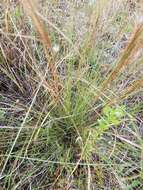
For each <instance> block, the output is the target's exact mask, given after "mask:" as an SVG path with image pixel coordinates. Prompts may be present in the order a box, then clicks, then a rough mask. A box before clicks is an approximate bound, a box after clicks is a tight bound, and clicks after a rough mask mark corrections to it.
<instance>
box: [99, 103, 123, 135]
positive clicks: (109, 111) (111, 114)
mask: <svg viewBox="0 0 143 190" xmlns="http://www.w3.org/2000/svg"><path fill="white" fill-rule="evenodd" d="M124 110H125V107H124V106H120V107H110V106H105V107H104V108H103V116H102V118H101V119H98V121H97V126H96V129H97V132H98V133H97V134H98V136H100V135H102V134H103V133H104V132H105V131H106V130H108V129H109V128H110V126H117V125H119V124H120V123H121V122H122V119H123V118H124V116H125V111H124Z"/></svg>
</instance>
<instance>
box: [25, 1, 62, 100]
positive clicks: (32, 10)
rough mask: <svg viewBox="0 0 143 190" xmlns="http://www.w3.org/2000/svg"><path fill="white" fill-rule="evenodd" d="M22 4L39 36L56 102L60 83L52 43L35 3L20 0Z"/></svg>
mask: <svg viewBox="0 0 143 190" xmlns="http://www.w3.org/2000/svg"><path fill="white" fill-rule="evenodd" d="M22 5H23V7H24V8H25V10H26V11H27V13H28V14H29V15H30V17H31V18H32V20H33V23H34V25H35V27H36V29H37V31H38V33H39V35H40V37H41V40H42V42H43V46H44V50H45V55H46V58H47V62H48V63H49V69H50V72H51V77H52V78H51V82H50V85H48V88H49V86H50V88H51V90H50V92H52V97H53V99H54V100H55V102H57V100H58V99H59V94H60V90H61V84H60V83H59V81H58V76H57V69H56V65H55V63H54V58H53V55H52V43H51V40H50V37H49V34H48V32H47V31H46V29H45V28H46V27H45V25H44V23H43V21H42V20H41V19H40V17H39V16H38V15H37V14H36V12H37V8H36V5H35V3H34V2H33V1H29V0H22ZM49 50H50V52H49ZM49 53H50V54H49ZM50 88H49V89H50Z"/></svg>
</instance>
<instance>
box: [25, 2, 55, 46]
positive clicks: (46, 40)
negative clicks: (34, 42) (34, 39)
mask: <svg viewBox="0 0 143 190" xmlns="http://www.w3.org/2000/svg"><path fill="white" fill-rule="evenodd" d="M22 4H23V7H24V8H25V10H26V11H27V13H28V14H29V15H30V17H31V18H32V20H33V23H34V25H35V27H36V29H37V31H38V32H39V35H40V37H41V39H42V41H43V45H44V46H46V47H47V48H49V49H51V48H52V44H51V40H50V37H49V34H48V32H47V31H46V30H45V25H44V23H43V21H42V20H41V19H40V18H39V17H38V16H37V14H36V11H37V9H36V5H35V3H34V2H33V1H29V0H22Z"/></svg>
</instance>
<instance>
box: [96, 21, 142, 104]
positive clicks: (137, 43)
mask: <svg viewBox="0 0 143 190" xmlns="http://www.w3.org/2000/svg"><path fill="white" fill-rule="evenodd" d="M142 33H143V24H142V23H140V24H139V25H138V26H137V28H136V29H135V32H134V33H133V36H132V37H131V40H130V41H129V43H128V46H127V47H126V49H125V50H124V52H123V53H122V56H121V58H120V60H119V62H118V63H117V65H116V66H115V68H114V69H113V70H112V71H111V73H110V74H109V75H108V76H107V79H105V81H103V83H102V85H101V89H100V90H99V92H98V93H97V96H96V97H95V102H96V101H97V100H98V99H99V97H100V96H101V95H102V93H103V92H104V90H106V89H107V88H109V87H110V85H111V83H112V82H113V81H114V80H115V79H116V78H117V77H118V75H119V74H120V72H121V71H122V70H123V69H124V67H126V66H127V65H129V64H131V63H132V57H133V56H134V54H135V53H136V52H137V50H139V49H140V48H141V47H142V40H141V37H142Z"/></svg>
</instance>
